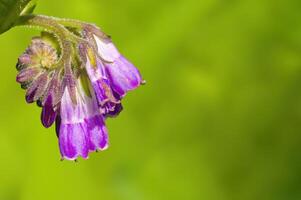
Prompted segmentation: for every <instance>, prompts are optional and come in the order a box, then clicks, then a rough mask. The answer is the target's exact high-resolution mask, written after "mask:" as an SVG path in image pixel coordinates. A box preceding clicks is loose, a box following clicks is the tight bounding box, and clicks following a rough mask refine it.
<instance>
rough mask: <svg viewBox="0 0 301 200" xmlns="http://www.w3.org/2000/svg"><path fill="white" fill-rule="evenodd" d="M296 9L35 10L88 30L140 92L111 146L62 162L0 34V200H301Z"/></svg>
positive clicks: (52, 1) (107, 4) (16, 43)
mask: <svg viewBox="0 0 301 200" xmlns="http://www.w3.org/2000/svg"><path fill="white" fill-rule="evenodd" d="M300 7H301V1H299V0H241V1H237V0H228V1H224V0H165V1H160V0H153V1H143V0H123V1H121V0H110V1H105V0H86V1H81V0H64V1H62V0H60V1H59V0H42V1H40V2H39V3H38V7H37V9H36V11H35V13H43V14H46V15H53V16H58V17H66V18H76V19H80V20H83V21H89V22H94V23H96V24H97V25H99V26H100V27H102V29H103V30H105V31H106V32H107V33H109V34H110V35H112V36H113V40H114V42H115V43H116V45H117V46H118V47H119V49H120V51H121V52H123V54H124V55H125V56H126V57H128V58H129V59H130V60H131V61H132V62H133V63H135V65H136V66H138V68H139V69H140V71H141V73H142V74H143V76H144V78H145V79H146V80H147V85H146V86H143V87H140V88H139V89H138V90H136V91H134V92H131V93H130V94H129V95H127V97H126V98H125V100H124V107H125V109H124V111H123V112H122V113H121V115H120V116H119V117H118V118H116V119H112V120H108V122H107V125H108V129H109V133H110V148H109V149H108V150H107V151H104V152H101V153H98V154H97V153H93V154H91V155H90V158H89V160H82V159H80V160H79V163H74V162H68V161H63V162H60V161H59V160H60V155H59V150H58V145H57V138H56V136H55V131H54V128H50V129H44V128H43V127H42V125H41V123H40V120H39V116H40V109H39V108H38V107H36V106H35V105H27V104H26V103H25V100H24V91H23V90H21V89H20V86H19V85H18V84H17V83H16V82H15V76H16V70H15V63H16V60H17V57H18V56H19V55H20V54H21V53H22V52H23V51H24V49H25V48H26V46H27V45H28V43H29V41H30V39H31V37H32V36H34V35H38V34H39V33H38V31H35V30H30V29H27V30H26V29H24V28H21V27H18V28H14V29H12V30H10V31H9V32H6V33H5V34H3V35H1V36H0V45H1V48H0V55H1V67H0V74H1V79H0V83H1V84H0V91H1V94H0V95H1V98H0V152H1V153H0V200H40V199H43V200H53V199H55V200H68V199H72V200H82V199H88V200H90V199H95V200H98V199H99V200H101V199H106V200H167V199H172V200H201V199H205V200H242V199H243V200H254V199H256V200H259V199H263V200H269V199H271V200H299V199H301V153H300V151H301V134H300V130H301V89H300V86H301V23H300V19H301V12H300Z"/></svg>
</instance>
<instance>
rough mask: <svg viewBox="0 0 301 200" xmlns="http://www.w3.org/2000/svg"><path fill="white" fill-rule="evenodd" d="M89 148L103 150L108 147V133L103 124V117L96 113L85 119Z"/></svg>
mask: <svg viewBox="0 0 301 200" xmlns="http://www.w3.org/2000/svg"><path fill="white" fill-rule="evenodd" d="M85 121H86V124H87V131H88V138H89V150H90V151H95V150H98V149H99V150H104V149H106V148H107V147H108V133H107V129H106V127H105V124H104V120H103V117H102V116H101V115H96V116H94V117H92V118H90V119H86V120H85Z"/></svg>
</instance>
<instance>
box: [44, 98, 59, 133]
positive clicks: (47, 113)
mask: <svg viewBox="0 0 301 200" xmlns="http://www.w3.org/2000/svg"><path fill="white" fill-rule="evenodd" d="M55 118H56V112H55V111H54V109H53V107H52V97H51V95H49V96H48V98H47V100H46V102H45V104H44V106H43V109H42V113H41V121H42V124H43V125H44V126H45V127H46V128H49V127H50V126H51V125H52V124H53V123H54V121H55Z"/></svg>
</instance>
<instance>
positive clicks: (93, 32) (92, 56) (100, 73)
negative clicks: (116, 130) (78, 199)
mask: <svg viewBox="0 0 301 200" xmlns="http://www.w3.org/2000/svg"><path fill="white" fill-rule="evenodd" d="M64 30H65V29H64ZM73 32H74V33H73V36H74V38H76V39H77V40H57V36H56V35H55V33H53V35H52V34H47V35H48V37H44V36H43V35H42V36H40V37H34V38H33V39H32V41H31V44H30V45H29V47H28V48H27V49H26V51H25V52H24V53H23V54H22V55H21V56H20V57H19V59H18V63H17V70H18V71H19V72H18V75H17V78H16V79H17V82H19V83H20V84H21V86H22V88H23V89H26V101H27V102H28V103H33V102H37V104H38V106H40V107H42V112H41V121H42V124H43V125H44V126H45V127H46V128H48V127H50V126H51V125H52V124H53V123H55V125H56V133H57V136H58V139H59V147H60V153H61V156H62V159H68V160H76V159H77V158H78V157H79V156H81V157H83V158H88V154H89V152H91V151H98V150H100V151H101V150H104V149H106V148H107V147H108V133H107V128H106V126H105V120H106V119H107V118H108V117H115V116H117V115H118V114H119V113H120V112H121V110H122V105H121V100H122V99H123V98H124V96H125V95H126V93H127V92H128V91H130V90H133V89H135V88H137V87H138V86H139V85H141V84H143V83H144V81H143V79H142V78H141V75H140V73H139V71H138V69H137V68H136V67H135V66H134V65H133V64H132V63H130V62H129V61H128V60H127V59H126V58H124V57H123V56H122V55H121V54H120V53H119V51H118V50H117V48H116V47H115V46H114V44H113V43H112V41H111V39H110V37H108V36H107V35H105V34H104V33H103V32H102V31H101V30H100V29H99V28H97V27H96V26H94V25H84V26H82V28H81V29H80V31H77V32H75V31H73ZM66 49H67V50H66Z"/></svg>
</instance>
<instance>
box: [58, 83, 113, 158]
mask: <svg viewBox="0 0 301 200" xmlns="http://www.w3.org/2000/svg"><path fill="white" fill-rule="evenodd" d="M75 95H76V100H77V104H76V105H75V104H74V103H73V102H72V100H71V97H70V94H69V91H68V89H67V88H66V89H65V91H64V95H63V97H62V101H61V104H60V108H59V116H58V120H59V122H58V124H57V131H58V132H57V134H58V137H59V146H60V151H61V155H62V158H64V159H68V160H75V159H76V158H77V157H78V156H82V157H83V158H87V157H88V153H89V151H96V150H104V149H106V148H107V147H108V135H107V129H106V127H105V122H104V118H103V116H102V114H101V112H100V110H99V109H98V107H97V101H96V98H95V96H94V95H93V94H92V95H91V94H89V93H88V94H87V92H85V90H84V88H83V86H82V83H81V82H80V81H79V80H78V81H77V85H76V94H75Z"/></svg>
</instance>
